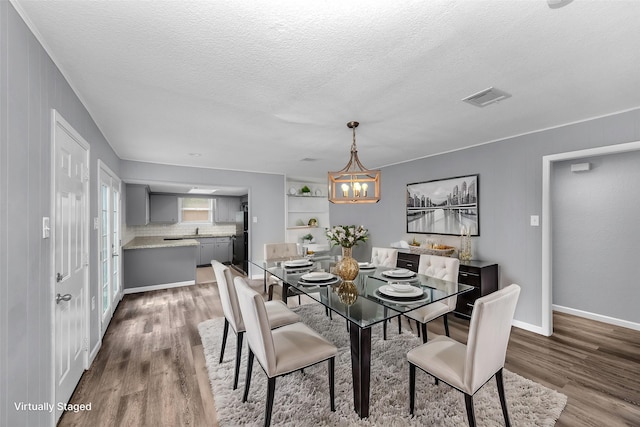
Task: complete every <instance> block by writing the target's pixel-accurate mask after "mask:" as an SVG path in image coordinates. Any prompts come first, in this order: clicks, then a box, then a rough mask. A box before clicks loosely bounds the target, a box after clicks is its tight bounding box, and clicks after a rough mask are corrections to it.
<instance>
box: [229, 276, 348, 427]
mask: <svg viewBox="0 0 640 427" xmlns="http://www.w3.org/2000/svg"><path fill="white" fill-rule="evenodd" d="M235 284H236V287H237V289H238V298H239V301H240V310H241V311H242V316H243V318H244V320H245V324H246V327H247V343H248V345H249V358H248V360H247V379H246V381H245V383H244V395H243V397H242V401H243V402H246V401H247V398H248V397H249V387H250V383H251V371H252V369H253V359H254V356H255V358H256V359H258V363H259V364H260V366H261V367H262V369H263V370H264V372H265V374H266V375H267V403H266V408H265V417H264V425H265V426H269V425H270V424H271V413H272V411H273V400H274V394H275V388H276V378H277V377H279V376H282V375H286V374H289V373H291V372H295V371H298V370H301V369H304V368H306V367H308V366H311V365H315V364H316V363H320V362H324V361H326V360H328V362H329V366H328V368H329V369H328V371H329V400H330V407H331V411H335V393H334V368H335V356H336V354H337V353H338V349H337V347H336V346H335V345H333V344H332V343H330V342H329V341H327V340H326V339H324V338H323V337H322V336H320V335H319V334H318V333H317V332H315V331H314V330H313V329H311V328H309V327H308V326H307V325H305V324H304V323H302V322H298V323H293V324H290V325H286V326H283V327H281V328H278V329H274V330H271V328H270V327H269V318H268V315H267V310H266V308H265V302H264V300H263V299H262V297H261V296H260V294H258V293H257V292H256V291H255V290H253V289H251V288H250V287H249V286H248V285H247V284H246V282H245V281H244V280H243V279H242V278H241V277H236V278H235ZM313 404H314V405H313V406H310V407H309V408H308V410H312V408H313V407H316V408H317V404H316V403H315V402H313Z"/></svg>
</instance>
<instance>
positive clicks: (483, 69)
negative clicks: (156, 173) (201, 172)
mask: <svg viewBox="0 0 640 427" xmlns="http://www.w3.org/2000/svg"><path fill="white" fill-rule="evenodd" d="M13 4H14V5H15V6H16V8H17V9H18V10H19V12H20V13H21V15H22V16H23V17H24V18H25V19H26V20H27V21H28V23H29V25H30V26H31V28H32V29H33V30H34V31H35V32H36V34H37V35H38V37H39V39H40V41H41V42H42V43H43V44H44V45H45V48H46V49H47V51H48V52H49V54H50V55H51V56H52V57H53V59H54V61H55V62H56V64H57V65H58V66H59V67H60V68H61V70H62V72H63V73H64V75H65V76H66V78H67V79H68V80H69V82H70V84H71V85H72V87H73V88H74V89H75V91H76V92H77V94H78V95H79V97H80V98H81V99H82V101H83V102H84V103H85V105H86V107H87V109H88V110H89V112H90V113H91V115H92V117H93V118H94V120H95V121H96V123H97V124H98V126H99V127H100V129H101V130H102V132H103V133H104V135H105V137H106V138H107V140H108V141H109V143H110V144H111V146H112V147H113V149H114V150H115V151H116V153H117V154H118V155H119V156H120V157H121V158H123V159H129V160H140V161H146V162H157V163H167V164H177V165H190V166H201V167H213V168H223V169H236V170H249V171H261V172H274V173H286V174H288V175H289V176H294V177H318V178H322V177H324V176H325V173H326V171H327V170H339V169H341V168H342V167H343V166H344V164H345V163H346V162H347V160H348V154H349V147H350V144H351V130H350V129H348V128H347V127H346V123H347V122H348V121H351V120H357V121H359V122H360V127H359V128H358V130H357V144H358V148H359V154H360V159H361V160H362V162H363V163H364V165H365V166H367V167H369V168H377V167H380V166H384V165H388V164H393V163H398V162H403V161H406V160H409V159H414V158H419V157H424V156H428V155H432V154H436V153H441V152H445V151H450V150H455V149H460V148H463V147H468V146H472V145H477V144H482V143H485V142H489V141H494V140H498V139H503V138H507V137H510V136H514V135H518V134H522V133H527V132H532V131H535V130H540V129H544V128H549V127H554V126H559V125H562V124H566V123H571V122H575V121H580V120H585V119H589V118H593V117H598V116H602V115H607V114H612V113H615V112H619V111H624V110H628V109H632V108H637V107H640V25H639V24H638V22H640V1H636V0H633V1H615V0H606V1H589V0H576V1H573V2H570V3H569V4H568V5H566V6H565V7H561V8H551V7H549V5H548V4H547V2H546V1H545V0H520V1H516V0H509V1H498V0H492V1H489V0H484V1H483V0H477V1H471V0H467V1H424V0H421V1H403V2H391V1H382V0H380V1H371V0H350V1H345V0H339V1H338V0H325V1H321V2H305V1H299V0H286V1H271V0H262V1H237V0H226V1H196V2H187V1H157V0H154V1H105V0H101V1H58V0H54V1H24V0H20V1H17V0H16V1H14V2H13ZM490 86H495V87H497V88H499V89H501V90H504V91H506V92H508V93H510V94H512V98H509V99H507V100H505V101H503V102H501V103H498V104H494V105H491V106H488V107H485V108H478V107H474V106H471V105H469V104H467V103H464V102H462V101H461V99H462V98H464V97H466V96H468V95H471V94H473V93H476V92H478V91H480V90H483V89H486V88H488V87H490ZM604 142H605V141H603V143H604ZM189 153H200V154H201V156H199V157H194V156H190V155H189ZM305 158H311V159H315V160H314V161H302V159H305Z"/></svg>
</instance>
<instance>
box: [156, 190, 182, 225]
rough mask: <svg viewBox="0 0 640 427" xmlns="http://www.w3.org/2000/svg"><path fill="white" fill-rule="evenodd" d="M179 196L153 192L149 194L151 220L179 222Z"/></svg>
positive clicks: (170, 222)
mask: <svg viewBox="0 0 640 427" xmlns="http://www.w3.org/2000/svg"><path fill="white" fill-rule="evenodd" d="M178 218H179V215H178V196H176V195H172V194H151V195H150V196H149V220H150V221H151V222H159V223H169V224H175V223H176V222H178Z"/></svg>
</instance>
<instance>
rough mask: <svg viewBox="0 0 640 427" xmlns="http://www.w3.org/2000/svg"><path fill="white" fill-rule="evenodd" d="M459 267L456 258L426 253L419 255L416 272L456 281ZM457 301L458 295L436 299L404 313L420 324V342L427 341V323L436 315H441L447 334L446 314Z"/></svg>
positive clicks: (454, 306)
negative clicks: (440, 299) (441, 299)
mask: <svg viewBox="0 0 640 427" xmlns="http://www.w3.org/2000/svg"><path fill="white" fill-rule="evenodd" d="M459 269H460V260H459V259H458V258H449V257H443V256H438V255H427V254H422V255H420V262H419V263H418V274H424V275H425V276H431V277H435V278H437V279H442V280H446V281H449V282H455V283H458V270H459ZM457 301H458V297H457V296H453V297H449V298H447V299H446V300H444V301H436V302H434V303H431V304H428V305H425V306H424V307H421V308H419V309H417V310H413V311H410V312H408V313H406V314H405V315H406V316H407V317H408V318H410V319H413V320H415V321H416V322H418V324H419V325H420V328H421V329H422V342H427V323H429V322H431V321H432V320H434V319H437V318H438V317H442V320H443V322H444V331H445V334H446V335H447V336H449V321H448V319H447V314H448V313H451V312H452V311H453V310H455V308H456V303H457Z"/></svg>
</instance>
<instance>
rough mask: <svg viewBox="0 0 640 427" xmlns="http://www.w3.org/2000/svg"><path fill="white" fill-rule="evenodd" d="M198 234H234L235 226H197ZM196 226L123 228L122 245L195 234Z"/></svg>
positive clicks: (150, 225)
mask: <svg viewBox="0 0 640 427" xmlns="http://www.w3.org/2000/svg"><path fill="white" fill-rule="evenodd" d="M197 227H198V234H224V235H233V234H236V226H235V224H221V225H214V224H211V225H199V226H197ZM195 232H196V226H193V225H184V224H148V225H139V226H127V225H125V226H124V227H123V233H122V244H123V245H126V244H127V243H129V242H130V241H131V240H133V239H134V238H135V237H139V236H184V235H190V234H195Z"/></svg>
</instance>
